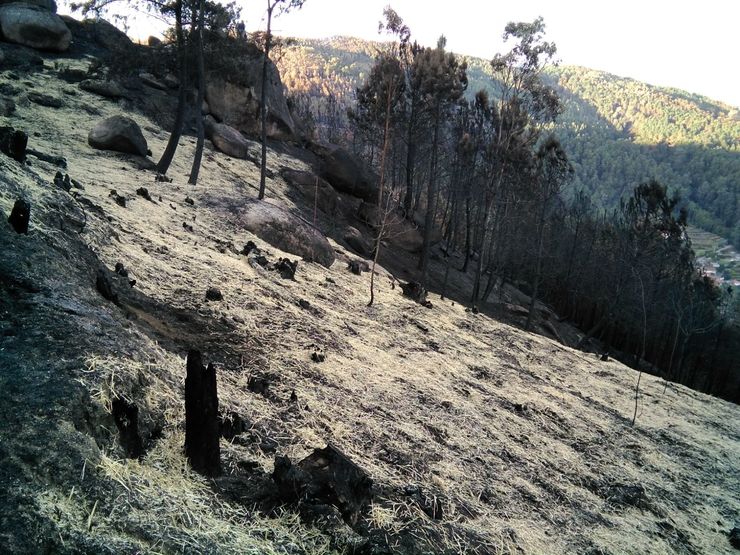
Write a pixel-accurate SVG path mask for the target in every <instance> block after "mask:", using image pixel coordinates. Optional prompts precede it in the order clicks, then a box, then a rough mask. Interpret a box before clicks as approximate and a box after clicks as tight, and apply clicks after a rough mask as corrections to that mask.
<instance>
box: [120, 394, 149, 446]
mask: <svg viewBox="0 0 740 555" xmlns="http://www.w3.org/2000/svg"><path fill="white" fill-rule="evenodd" d="M113 420H115V422H116V427H117V428H118V434H119V437H120V440H121V446H122V447H123V448H124V450H125V451H126V456H127V457H128V458H130V459H138V458H139V457H141V455H143V454H144V446H143V444H142V441H141V436H140V435H139V407H137V406H136V405H134V404H131V403H129V402H127V401H126V400H125V399H118V398H117V399H114V400H113Z"/></svg>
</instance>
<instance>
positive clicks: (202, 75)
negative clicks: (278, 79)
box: [188, 0, 206, 185]
mask: <svg viewBox="0 0 740 555" xmlns="http://www.w3.org/2000/svg"><path fill="white" fill-rule="evenodd" d="M204 12H205V0H197V22H198V23H197V25H198V28H197V31H195V33H194V34H195V37H196V41H197V46H196V57H197V62H196V69H197V75H198V96H197V99H196V102H195V113H196V118H197V120H198V141H197V143H196V146H195V155H194V156H193V166H192V168H191V169H190V179H188V183H190V184H191V185H196V184H197V183H198V174H199V173H200V163H201V159H202V158H203V143H204V142H205V130H204V128H203V109H202V106H203V100H204V98H205V90H206V83H205V80H206V69H205V62H204V60H203V25H204V21H205V16H204ZM195 21H196V15H195V13H193V27H194V26H195Z"/></svg>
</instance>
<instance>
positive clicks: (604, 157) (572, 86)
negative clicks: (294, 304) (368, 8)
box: [278, 37, 740, 247]
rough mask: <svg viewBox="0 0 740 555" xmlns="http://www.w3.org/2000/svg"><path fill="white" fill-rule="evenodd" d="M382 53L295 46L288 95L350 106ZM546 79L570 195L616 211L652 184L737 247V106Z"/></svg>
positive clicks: (287, 71) (556, 75)
mask: <svg viewBox="0 0 740 555" xmlns="http://www.w3.org/2000/svg"><path fill="white" fill-rule="evenodd" d="M383 47H384V44H383V43H381V42H374V41H366V40H363V39H356V38H352V37H332V38H329V39H296V41H295V43H294V44H293V45H291V46H289V47H286V48H285V49H284V50H283V51H282V53H281V56H280V59H279V61H278V66H279V68H280V72H281V75H282V79H283V83H284V84H285V87H286V88H287V90H288V92H289V93H306V94H308V95H309V96H312V97H318V96H321V95H324V96H326V95H329V94H332V95H334V96H335V98H336V100H337V101H338V103H339V104H340V105H349V104H350V103H351V102H352V101H353V95H354V90H355V89H356V88H357V87H358V86H360V85H361V84H362V83H363V82H364V79H365V78H366V77H367V75H368V74H369V72H370V68H371V67H372V64H373V61H374V58H375V55H376V53H377V52H378V51H379V50H380V49H382V48H383ZM462 57H463V58H465V59H466V60H467V63H468V80H469V86H468V95H469V96H471V97H472V95H474V94H475V92H476V91H478V90H479V89H482V88H483V89H488V90H492V82H491V73H490V66H489V61H488V60H484V59H482V58H476V57H471V56H462ZM546 79H547V80H548V81H549V82H550V84H551V85H552V86H554V87H555V88H556V89H557V91H558V93H559V94H560V96H561V98H562V100H563V104H564V112H563V114H562V115H561V117H560V119H559V122H558V124H557V125H556V126H555V128H554V132H555V134H556V135H557V136H558V137H559V139H560V140H561V142H562V143H563V144H564V145H565V147H566V150H567V152H568V154H569V156H570V158H571V161H572V162H573V165H574V166H575V169H576V178H575V180H574V182H573V184H572V186H571V188H570V192H575V191H577V190H585V191H587V192H589V193H591V195H592V197H593V200H594V202H595V203H596V204H597V205H600V206H603V207H605V208H610V207H613V206H615V205H616V204H618V202H619V199H620V198H621V197H622V196H624V195H625V194H627V193H628V192H629V191H631V189H632V188H633V187H634V186H635V185H637V184H639V183H641V182H644V181H646V180H648V179H650V178H656V179H658V180H659V181H661V182H662V183H664V184H666V185H668V186H669V187H670V188H671V190H677V191H678V192H679V193H680V194H681V196H682V198H683V199H684V202H685V204H686V206H687V208H688V209H689V212H690V219H691V222H692V223H693V224H694V225H696V226H698V227H701V228H704V229H706V230H709V231H712V232H714V233H716V234H718V235H721V236H723V237H726V238H727V239H728V240H729V241H730V242H732V243H733V244H734V245H735V246H736V247H740V206H739V204H740V199H739V198H738V196H739V195H740V112H738V109H737V108H735V107H733V106H730V105H728V104H725V103H722V102H718V101H715V100H711V99H709V98H707V97H705V96H701V95H698V94H692V93H688V92H685V91H681V90H679V89H675V88H666V87H657V86H653V85H648V84H646V83H642V82H640V81H636V80H634V79H630V78H624V77H619V76H616V75H613V74H610V73H606V72H603V71H597V70H593V69H588V68H583V67H578V66H560V67H555V68H551V69H549V70H548V72H547V75H546Z"/></svg>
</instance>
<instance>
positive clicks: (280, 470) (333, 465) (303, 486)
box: [272, 445, 373, 526]
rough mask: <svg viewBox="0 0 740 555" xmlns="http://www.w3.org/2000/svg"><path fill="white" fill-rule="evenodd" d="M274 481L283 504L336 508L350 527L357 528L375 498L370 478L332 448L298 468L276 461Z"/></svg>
mask: <svg viewBox="0 0 740 555" xmlns="http://www.w3.org/2000/svg"><path fill="white" fill-rule="evenodd" d="M272 479H273V480H274V481H275V484H276V485H277V486H278V490H279V494H280V497H281V498H282V500H283V501H284V502H287V503H290V502H295V501H298V500H301V501H302V502H305V503H314V504H330V505H334V506H335V507H337V509H339V512H340V513H341V514H342V518H343V519H344V520H345V522H347V523H348V524H349V525H350V526H354V525H356V524H357V522H358V520H359V518H360V516H361V515H362V512H363V511H364V510H365V508H366V507H367V505H368V504H369V503H370V501H371V499H372V495H373V492H372V487H373V481H372V480H371V479H370V477H369V476H368V475H367V474H366V473H365V471H364V470H362V469H361V468H360V467H359V466H357V465H356V464H355V463H354V462H352V461H351V460H350V459H349V458H348V457H347V455H345V454H344V453H342V452H341V451H340V450H339V449H337V448H336V447H334V446H333V445H327V446H326V447H325V448H323V449H315V450H314V452H313V453H312V454H310V455H309V456H307V457H306V458H305V459H303V460H302V461H300V462H299V463H297V464H295V465H294V464H292V463H291V461H290V459H289V458H288V457H284V456H278V457H275V470H274V471H273V474H272Z"/></svg>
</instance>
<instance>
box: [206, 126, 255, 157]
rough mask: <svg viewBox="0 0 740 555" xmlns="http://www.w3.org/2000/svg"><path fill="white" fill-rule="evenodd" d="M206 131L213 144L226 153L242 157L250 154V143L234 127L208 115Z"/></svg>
mask: <svg viewBox="0 0 740 555" xmlns="http://www.w3.org/2000/svg"><path fill="white" fill-rule="evenodd" d="M205 132H206V137H208V138H209V139H210V140H211V142H212V143H213V146H215V147H216V148H217V149H218V150H219V151H221V152H223V153H224V154H226V155H228V156H232V157H234V158H240V159H245V158H247V156H248V155H249V143H248V142H247V140H246V139H245V138H244V136H243V135H242V134H241V133H239V131H237V130H236V129H234V128H233V127H231V126H229V125H226V124H225V123H218V122H217V121H216V120H215V119H213V118H212V117H211V116H206V118H205Z"/></svg>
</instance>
